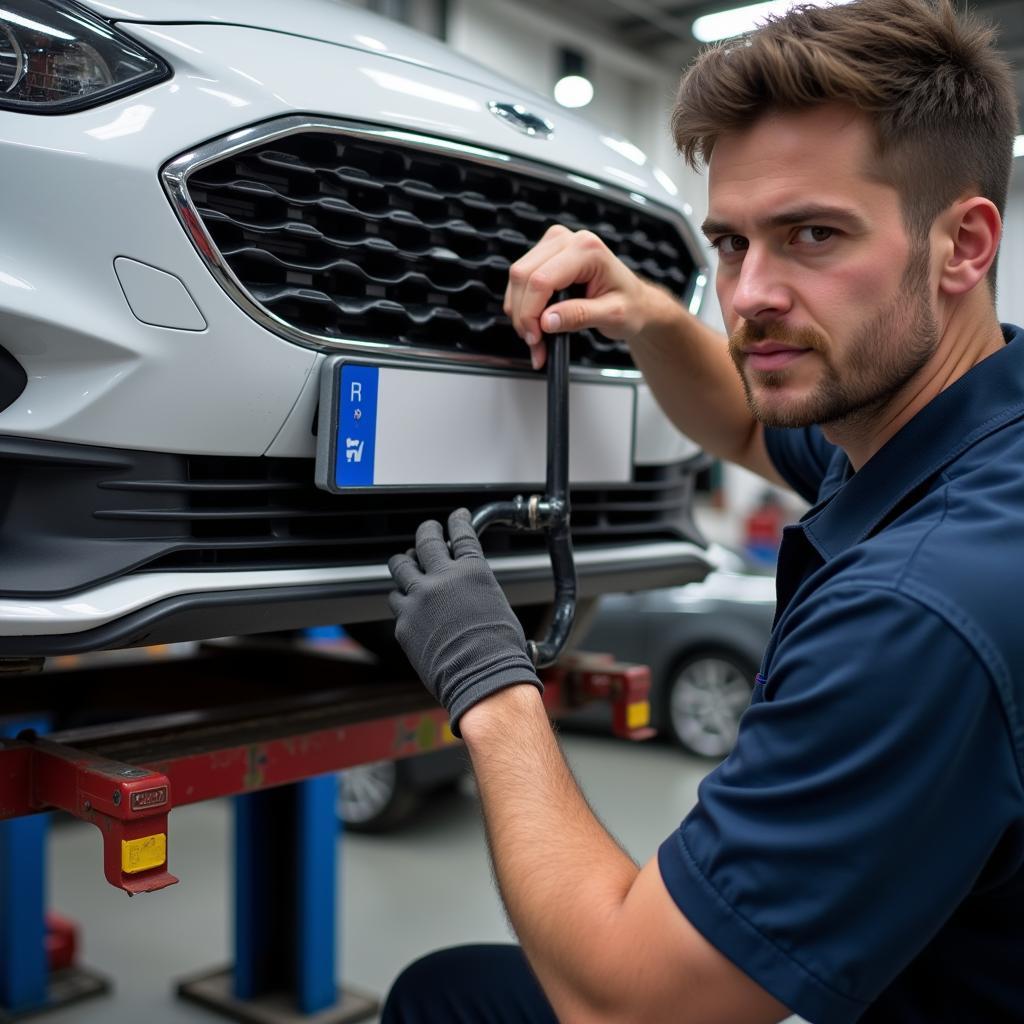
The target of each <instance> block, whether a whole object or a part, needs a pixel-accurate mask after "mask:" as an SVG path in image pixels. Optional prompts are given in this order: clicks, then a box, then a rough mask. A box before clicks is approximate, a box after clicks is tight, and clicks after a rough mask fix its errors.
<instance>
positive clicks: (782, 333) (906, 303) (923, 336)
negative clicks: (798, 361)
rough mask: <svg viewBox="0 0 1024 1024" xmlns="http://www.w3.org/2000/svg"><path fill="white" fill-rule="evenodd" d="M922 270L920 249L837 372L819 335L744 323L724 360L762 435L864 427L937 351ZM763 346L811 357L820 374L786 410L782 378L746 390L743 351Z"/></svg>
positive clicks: (763, 378)
mask: <svg viewBox="0 0 1024 1024" xmlns="http://www.w3.org/2000/svg"><path fill="white" fill-rule="evenodd" d="M928 263H929V252H928V247H927V246H926V245H921V246H918V247H917V248H916V249H915V250H914V251H913V252H912V253H911V255H910V258H909V259H908V261H907V266H906V269H905V270H904V272H903V278H902V280H901V282H900V289H899V294H898V295H897V297H896V298H895V299H894V300H893V301H892V302H891V303H890V304H889V305H888V306H887V307H886V308H884V309H882V310H880V311H879V313H878V314H877V315H876V316H875V317H874V318H873V319H871V320H869V321H867V322H866V323H864V324H862V325H861V327H860V328H859V329H858V330H857V332H856V334H855V335H854V337H853V338H852V339H851V340H850V344H849V349H848V352H847V356H846V362H845V365H844V366H842V368H839V367H837V366H836V364H835V362H834V360H833V358H832V355H831V353H830V351H829V344H828V341H827V339H825V338H824V337H823V336H822V335H821V334H820V333H819V332H817V331H814V330H812V329H810V328H802V329H799V330H792V329H789V328H786V327H783V326H781V325H779V324H771V323H769V324H757V323H754V322H751V321H745V322H744V324H743V326H742V327H740V329H739V330H738V331H736V332H735V333H734V334H733V335H732V336H731V337H730V338H729V353H730V355H731V356H732V359H733V362H734V363H735V364H736V369H737V370H738V371H739V374H740V379H741V380H742V381H743V389H744V391H745V392H746V396H747V405H748V406H749V407H750V411H751V412H752V413H753V414H754V416H755V417H756V418H757V419H758V420H760V422H761V423H763V424H764V425H765V426H767V427H807V426H810V425H811V424H814V423H816V424H820V425H832V426H837V425H840V426H842V427H843V428H845V429H850V428H856V427H860V426H866V425H868V424H870V422H871V421H872V420H874V418H875V417H876V416H877V415H878V414H879V413H880V412H881V411H882V410H883V409H884V408H885V407H886V406H887V405H888V404H889V402H890V401H891V400H892V399H893V397H894V396H895V395H897V394H898V393H899V392H900V391H902V390H903V388H905V387H906V386H907V384H908V383H909V382H910V381H911V380H912V379H913V378H914V377H915V376H916V375H917V374H918V373H919V372H920V370H921V369H922V368H923V367H924V366H925V364H926V363H927V362H928V361H929V360H930V359H931V358H932V356H933V355H934V354H935V352H936V350H937V348H938V345H939V328H938V324H937V323H936V321H935V317H934V315H933V314H932V311H931V308H930V306H929V305H928V299H927V295H928V276H929V275H928V269H929V268H928ZM766 339H771V340H773V341H779V342H782V343H785V344H791V345H795V346H796V347H798V348H809V349H811V350H813V351H814V352H815V353H817V357H818V358H819V359H820V360H821V361H822V362H823V363H824V372H823V373H822V375H821V379H820V381H819V382H818V384H817V386H816V387H815V388H814V390H813V391H812V392H811V393H810V394H808V395H806V396H804V397H802V398H800V399H798V400H795V401H790V402H788V403H783V402H782V401H780V400H779V399H778V395H779V393H780V391H781V390H782V389H784V388H785V387H786V386H787V384H788V383H789V377H788V375H787V373H786V371H785V370H780V371H769V372H763V373H757V374H756V376H755V381H756V389H755V387H754V386H752V385H751V379H750V377H749V376H748V374H747V372H746V369H745V360H744V356H743V354H742V348H743V346H745V345H747V344H749V343H750V342H753V341H763V340H766ZM773 397H774V398H775V400H774V401H773Z"/></svg>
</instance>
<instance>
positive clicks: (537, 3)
mask: <svg viewBox="0 0 1024 1024" xmlns="http://www.w3.org/2000/svg"><path fill="white" fill-rule="evenodd" d="M743 2H744V0H735V2H726V3H722V2H718V3H709V2H708V0H560V3H559V5H558V7H559V11H558V13H559V16H560V17H561V18H564V19H566V20H577V21H578V22H579V23H580V25H586V27H587V28H588V29H590V30H591V31H594V32H597V33H599V34H600V35H602V36H604V37H606V38H607V39H608V40H610V41H614V42H617V43H618V44H619V45H625V46H627V47H628V48H630V49H632V50H635V51H636V52H637V53H638V54H642V55H644V56H645V57H647V58H650V57H652V56H655V57H657V58H658V59H660V60H662V61H663V62H665V63H668V64H674V65H676V66H679V67H682V66H683V65H685V64H686V63H688V62H689V60H690V59H691V58H692V57H693V56H694V54H696V52H697V49H698V45H699V44H698V43H697V42H696V40H695V39H694V38H693V35H692V33H691V31H690V27H691V25H692V24H693V21H694V19H695V18H698V17H700V16H701V15H702V14H712V13H715V12H716V11H722V10H727V9H729V8H730V7H738V6H740V5H741V4H742V3H743ZM526 6H531V7H535V8H536V9H538V10H541V11H545V12H550V9H551V8H550V2H549V0H528V2H527V4H526ZM970 6H971V7H972V8H973V9H974V10H976V11H978V12H979V13H981V14H983V15H984V16H985V17H986V18H987V19H988V20H989V21H991V22H993V23H994V24H995V25H996V26H997V28H998V29H999V42H1000V47H1001V49H1002V50H1003V51H1004V53H1006V55H1007V56H1008V57H1009V59H1010V60H1011V62H1012V63H1013V65H1014V68H1015V70H1016V72H1017V95H1018V99H1019V101H1020V103H1021V109H1022V110H1024V3H1021V0H972V2H971V3H970Z"/></svg>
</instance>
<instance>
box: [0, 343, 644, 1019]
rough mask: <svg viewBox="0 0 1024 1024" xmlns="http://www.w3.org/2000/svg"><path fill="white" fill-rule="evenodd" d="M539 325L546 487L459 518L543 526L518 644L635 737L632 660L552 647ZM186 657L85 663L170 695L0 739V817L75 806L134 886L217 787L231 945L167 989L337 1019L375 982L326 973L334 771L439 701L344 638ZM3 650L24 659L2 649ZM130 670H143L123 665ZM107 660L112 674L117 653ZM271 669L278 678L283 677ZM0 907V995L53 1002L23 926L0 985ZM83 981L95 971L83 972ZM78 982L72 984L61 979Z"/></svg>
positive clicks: (559, 460) (559, 515)
mask: <svg viewBox="0 0 1024 1024" xmlns="http://www.w3.org/2000/svg"><path fill="white" fill-rule="evenodd" d="M549 344H550V352H549V370H548V375H547V417H548V431H547V478H546V484H547V487H546V492H545V493H544V494H543V495H539V494H534V495H532V496H530V497H529V498H524V497H522V496H519V497H516V498H515V499H514V500H512V501H500V502H493V503H491V504H489V505H485V506H484V507H483V508H480V509H477V511H476V512H475V513H474V515H473V525H474V528H475V529H476V531H477V533H482V532H483V531H484V530H485V529H486V528H487V527H488V526H490V525H493V524H495V523H504V524H506V525H510V526H513V527H515V528H516V529H521V530H529V531H543V532H544V533H545V534H546V535H547V544H548V551H549V554H550V557H551V566H552V570H553V575H554V603H553V611H552V617H551V623H550V626H549V629H548V634H547V636H546V637H545V638H544V639H542V640H541V641H539V642H535V641H533V640H530V641H529V642H528V647H529V653H530V657H531V659H532V661H533V663H534V665H536V666H537V668H538V671H539V672H540V675H541V679H542V681H543V683H544V702H545V705H546V707H547V708H548V711H549V713H550V714H552V715H553V716H557V715H559V714H560V713H563V712H566V711H569V710H571V709H573V708H575V707H579V706H581V705H582V704H585V703H587V702H589V701H592V700H605V701H609V702H610V703H611V705H612V708H613V731H614V732H615V733H616V734H618V735H620V736H625V737H629V738H632V739H640V738H646V737H647V736H648V735H650V733H651V730H650V729H649V728H648V727H647V726H648V722H649V718H650V708H649V704H648V693H649V690H650V673H649V671H648V669H647V668H645V667H642V666H637V665H620V664H616V663H615V661H614V660H613V659H612V658H611V657H608V656H602V655H581V654H577V655H575V656H572V657H566V658H561V659H560V658H559V655H560V654H561V652H562V649H563V647H564V645H565V643H566V640H567V639H568V637H569V633H570V630H571V627H572V624H573V617H574V614H575V607H576V570H575V565H574V564H573V555H572V540H571V536H570V532H569V415H568V405H569V336H568V335H567V334H560V335H555V336H553V337H551V338H550V339H549ZM185 665H186V670H185V671H180V669H181V664H177V665H176V664H174V663H173V662H170V663H168V664H166V665H148V666H147V667H146V668H145V669H144V670H140V669H139V668H138V667H137V666H134V667H133V666H130V665H127V664H126V665H124V666H122V667H121V668H118V667H117V664H116V663H114V664H112V665H111V666H110V667H107V668H105V669H103V670H101V679H102V682H101V684H100V689H102V688H103V687H104V686H105V687H108V688H111V689H112V690H113V692H114V693H115V694H121V695H124V694H133V695H136V699H138V695H139V694H140V691H142V690H144V691H145V692H147V693H150V694H152V693H157V694H160V695H162V701H163V703H165V704H166V701H167V700H168V699H170V695H171V694H175V695H176V696H177V697H178V698H179V699H181V700H184V701H185V702H186V703H184V704H183V706H182V708H181V710H178V711H177V712H172V713H167V708H166V706H164V707H162V708H161V709H160V710H161V711H162V712H163V713H161V714H156V715H151V716H146V715H141V716H135V717H132V718H130V719H128V720H122V721H119V722H115V723H113V724H105V725H99V726H94V727H90V728H82V729H77V730H72V731H65V732H58V733H51V734H49V735H46V736H41V735H39V734H38V730H37V731H33V730H32V729H31V728H30V729H28V730H27V731H24V732H22V733H20V734H19V735H18V737H17V738H16V739H14V740H5V741H2V742H0V825H5V824H8V825H9V824H11V823H9V822H4V821H3V819H11V818H17V817H20V816H24V815H32V814H34V813H35V812H38V811H43V810H48V809H57V810H61V811H65V812H67V813H68V814H71V815H73V816H75V817H76V818H81V819H82V820H83V821H88V822H91V823H92V824H93V825H95V826H96V827H97V828H98V829H99V831H100V835H101V837H102V842H103V871H104V874H105V875H106V878H107V881H108V882H110V884H111V885H114V886H116V887H118V888H120V889H123V890H124V891H125V892H127V893H128V894H129V896H134V895H136V894H139V893H146V892H153V891H155V890H158V889H163V888H165V887H166V886H169V885H173V884H174V883H175V882H177V881H178V879H177V878H176V877H175V876H174V875H172V874H171V873H170V871H169V869H168V856H167V850H168V815H169V814H170V812H171V811H172V810H173V809H174V808H175V807H181V806H184V805H185V804H190V803H196V802H198V801H201V800H210V799H213V798H215V797H224V796H234V797H236V802H235V961H234V965H233V966H232V967H230V968H227V969H220V970H216V971H213V972H207V973H205V974H203V975H200V976H198V977H195V978H193V979H191V980H189V981H186V982H183V983H182V984H181V985H180V986H179V988H178V993H179V995H180V996H182V997H183V998H185V999H189V1000H192V1001H194V1002H197V1003H200V1004H202V1005H204V1006H206V1007H208V1008H210V1009H214V1010H217V1011H218V1012H220V1013H222V1014H224V1015H226V1016H229V1017H232V1018H233V1019H235V1020H241V1021H251V1022H256V1024H285V1022H298V1021H308V1022H312V1021H313V1020H314V1019H315V1021H316V1024H341V1022H345V1021H358V1020H364V1019H366V1018H367V1017H371V1016H373V1015H374V1014H375V1013H376V1010H377V1003H376V1001H375V1000H374V999H372V998H370V997H368V996H365V995H363V994H360V993H357V992H354V991H352V990H345V989H341V988H339V987H338V985H337V981H336V973H335V965H336V963H337V956H336V949H335V931H336V929H335V912H336V903H337V898H336V896H337V894H336V879H337V873H336V857H337V841H336V836H337V827H338V826H337V817H336V811H335V794H336V780H335V777H334V775H333V773H334V772H337V771H339V770H341V769H344V768H350V767H353V766H354V765H358V764H364V763H369V762H372V761H381V760H389V759H390V760H395V759H398V758H402V757H408V756H410V755H412V754H418V753H425V752H427V751H432V750H437V749H440V748H441V747H443V746H445V745H448V744H453V743H456V742H457V740H456V739H455V737H454V736H453V735H452V732H451V730H450V728H449V727H448V723H447V715H446V712H444V711H443V710H442V709H441V708H439V707H437V706H436V704H434V702H433V701H432V700H431V699H430V698H429V697H428V696H427V694H426V692H425V691H424V689H423V687H422V686H421V685H420V683H419V681H418V680H415V679H408V678H404V679H403V678H390V679H389V678H382V671H381V670H379V669H378V668H377V667H376V666H374V665H372V664H368V663H366V661H361V660H359V659H358V658H353V656H352V654H351V652H350V651H347V650H345V651H336V652H334V653H333V655H332V654H330V653H328V652H325V651H323V650H321V649H315V650H303V649H301V648H296V647H290V648H288V649H284V650H282V649H278V650H277V651H276V652H275V651H274V650H273V649H272V648H271V649H269V650H258V649H255V648H254V647H253V643H252V642H249V643H245V642H244V641H243V642H241V643H240V644H239V645H238V646H237V647H235V648H231V647H227V648H221V649H219V650H216V651H212V652H211V651H210V650H207V652H206V653H205V654H204V655H200V656H199V657H196V658H194V659H190V660H189V661H188V662H186V663H185ZM18 667H24V666H8V668H10V669H14V668H18ZM168 670H169V673H168ZM140 671H141V672H144V673H145V684H144V685H143V686H140V685H139V683H138V681H137V678H136V677H138V676H139V674H140ZM125 672H127V673H128V675H127V676H122V679H121V685H118V681H117V678H116V677H117V675H118V673H122V674H123V673H125ZM161 673H162V674H163V675H161ZM133 674H134V675H133ZM168 674H169V678H164V677H166V676H168ZM76 676H77V678H76V679H75V680H74V681H73V683H72V684H71V685H72V686H73V687H74V689H75V690H76V691H88V689H89V681H88V680H83V679H82V677H81V675H80V674H78V673H76ZM133 682H134V685H133ZM93 684H94V685H95V681H93ZM282 686H287V687H288V691H289V692H288V694H287V696H286V697H281V691H282ZM33 689H35V688H33ZM232 694H234V695H235V697H234V699H232ZM211 697H212V698H214V699H212V700H211ZM197 698H198V699H199V700H198V703H197V702H196V701H197ZM121 699H122V701H123V696H122V698H121ZM46 706H49V705H46ZM122 708H123V705H122ZM0 839H2V836H0ZM30 842H31V843H32V844H33V845H32V849H34V850H36V851H37V853H38V854H39V856H37V858H36V859H37V860H40V861H41V859H42V857H41V853H42V851H41V847H42V839H41V838H40V836H39V835H33V836H32V837H30ZM6 848H7V852H8V854H9V855H8V857H7V858H6V859H4V858H2V857H0V886H2V885H3V884H4V882H5V881H6V883H7V887H6V892H7V893H10V892H11V891H12V890H13V889H14V888H15V887H16V884H17V881H16V880H15V878H14V875H15V873H16V871H15V869H16V867H17V864H21V863H25V864H26V865H27V866H28V867H30V868H31V864H30V863H29V861H30V860H31V857H29V860H26V850H25V849H20V850H19V848H18V847H17V846H16V845H15V844H14V843H13V841H9V842H8V843H7V846H6ZM4 849H5V847H3V846H0V854H2V853H3V852H4ZM13 851H18V852H17V856H14V855H12V854H13ZM15 861H17V864H16V863H15ZM38 874H39V875H40V879H39V880H38V881H39V884H38V885H34V886H33V888H32V892H33V893H34V894H35V895H33V896H32V897H31V900H32V901H33V906H32V907H31V908H28V909H27V910H25V913H24V914H23V915H22V920H21V922H19V923H21V924H22V925H23V926H26V927H27V932H26V933H27V934H33V935H35V936H42V934H43V922H44V914H43V907H42V898H41V895H40V894H41V890H42V884H41V868H40V869H39V871H38ZM3 892H4V890H3V889H2V888H0V893H3ZM2 918H3V915H0V925H3V924H5V923H6V924H8V926H9V927H8V928H7V929H4V928H2V927H0V1000H6V1006H5V1008H6V1009H8V1010H11V1011H13V1010H17V1011H19V1012H20V1013H22V1014H23V1013H25V1012H31V1011H35V1012H38V1011H39V1010H41V1009H45V1008H46V1007H47V1006H53V1005H55V1004H56V1002H57V1000H58V996H57V995H56V994H55V993H54V991H53V988H54V986H52V985H49V979H48V976H47V973H46V970H45V960H44V952H43V949H42V943H41V942H40V943H39V944H38V945H39V948H38V949H35V948H33V949H32V950H30V951H29V952H28V953H27V954H26V953H23V954H22V955H21V957H20V959H18V966H19V967H23V966H24V964H25V962H26V959H27V958H31V961H32V963H31V965H32V971H30V972H29V974H27V975H24V972H22V973H23V975H24V977H30V978H32V979H33V981H31V982H29V983H26V982H25V981H24V980H22V982H21V984H20V987H19V988H17V989H16V993H15V994H16V998H9V997H8V993H10V992H15V988H12V986H11V985H9V984H7V985H6V987H5V982H7V981H8V980H9V979H10V978H11V976H12V973H13V972H14V971H15V957H14V956H13V954H12V953H11V950H10V945H11V944H10V942H9V941H6V939H7V934H8V933H9V931H10V925H11V922H10V921H7V922H5V921H3V919H2ZM29 926H30V927H29ZM34 945H35V943H34V942H33V947H34ZM83 974H84V972H83ZM102 990H103V988H102V985H101V984H100V985H99V986H98V987H97V986H96V985H94V987H93V989H92V991H102ZM85 994H88V993H87V992H86V991H85V990H84V989H83V990H80V991H79V997H81V996H82V995H85Z"/></svg>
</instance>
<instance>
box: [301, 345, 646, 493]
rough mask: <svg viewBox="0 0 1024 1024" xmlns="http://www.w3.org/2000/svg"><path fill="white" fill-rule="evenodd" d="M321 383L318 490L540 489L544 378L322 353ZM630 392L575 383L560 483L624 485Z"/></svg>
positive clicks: (629, 466) (629, 455) (626, 387)
mask: <svg viewBox="0 0 1024 1024" xmlns="http://www.w3.org/2000/svg"><path fill="white" fill-rule="evenodd" d="M321 374H322V376H321V379H320V414H319V416H320V418H319V421H318V424H317V455H316V483H317V486H318V487H322V488H323V489H324V490H328V491H332V492H334V493H346V492H349V491H356V490H365V489H368V488H374V489H376V488H382V487H394V488H403V487H405V488H425V487H429V488H445V487H450V488H465V487H478V486H481V485H501V484H507V485H509V486H513V487H514V486H522V485H526V484H542V483H543V482H544V476H545V467H546V463H547V455H546V451H547V447H546V446H547V440H546V438H547V382H546V381H545V379H544V378H543V377H542V376H539V375H538V376H527V375H515V376H513V375H509V374H501V373H485V372H468V371H464V370H458V369H455V370H453V369H451V368H446V369H437V370H433V369H420V368H415V369H413V368H407V367H401V366H393V365H387V366H386V365H380V364H370V363H364V362H358V361H352V360H351V359H349V358H348V357H345V356H332V357H330V358H328V359H326V360H325V361H324V364H323V367H322V369H321ZM635 405H636V390H635V388H634V387H633V386H632V385H630V384H624V383H621V382H619V383H604V382H600V381H593V382H591V381H574V382H573V383H572V384H570V388H569V421H570V426H569V434H570V446H569V477H570V479H571V480H572V482H573V483H590V484H603V483H607V484H616V483H627V482H629V481H630V480H631V479H632V471H633V433H634V419H635Z"/></svg>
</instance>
